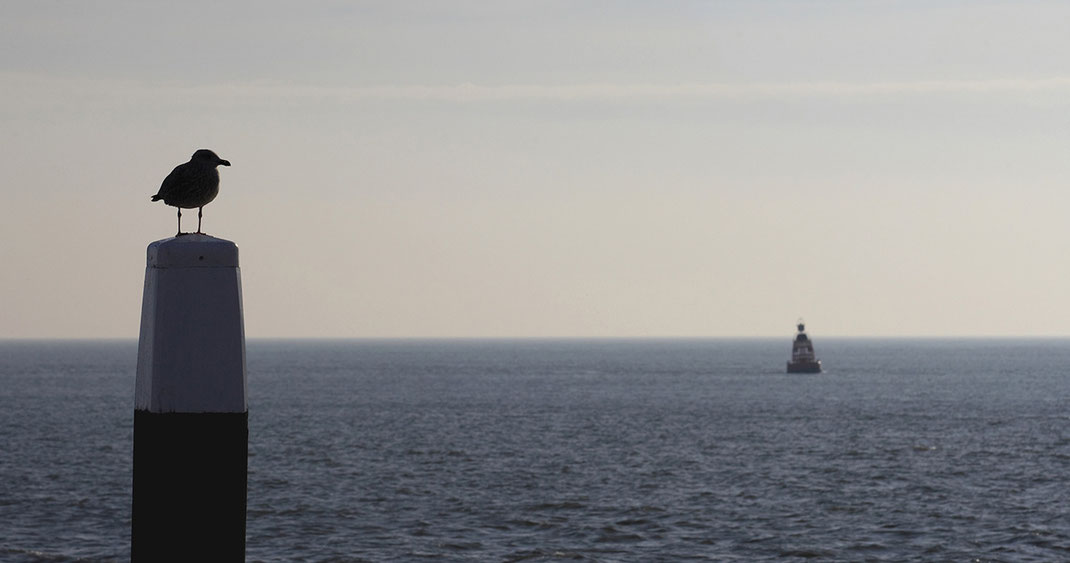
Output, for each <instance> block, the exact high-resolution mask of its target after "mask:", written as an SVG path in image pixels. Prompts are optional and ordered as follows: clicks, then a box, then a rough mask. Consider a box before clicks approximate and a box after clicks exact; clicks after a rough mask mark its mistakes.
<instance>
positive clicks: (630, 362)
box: [0, 336, 1070, 561]
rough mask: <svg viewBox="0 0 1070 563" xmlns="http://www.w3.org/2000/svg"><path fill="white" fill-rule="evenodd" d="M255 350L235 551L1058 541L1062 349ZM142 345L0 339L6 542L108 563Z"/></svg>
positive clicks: (578, 554)
mask: <svg viewBox="0 0 1070 563" xmlns="http://www.w3.org/2000/svg"><path fill="white" fill-rule="evenodd" d="M815 343H816V346H817V352H818V355H819V357H821V359H822V360H823V361H824V363H825V366H826V369H827V371H826V373H824V374H820V375H786V374H784V373H783V371H784V362H785V361H786V359H787V357H788V355H789V352H790V348H791V340H790V336H789V337H786V338H785V339H783V340H776V341H772V340H741V341H725V340H720V341H718V340H708V341H706V340H693V341H689V340H665V341H351V342H299V341H277V342H267V341H253V342H250V343H249V345H248V361H249V364H248V377H249V399H250V414H249V426H250V441H249V452H250V458H249V512H248V552H247V553H248V558H249V560H250V561H328V560H329V561H415V560H434V561H561V560H564V561H756V560H778V561H793V560H799V561H801V560H816V561H906V560H925V561H1066V560H1070V483H1068V481H1070V403H1068V401H1067V398H1068V395H1070V341H1065V340H1051V341H1024V340H1023V341H1009V340H960V341H937V340H897V341H876V340H823V339H821V338H820V336H817V338H816V341H815ZM135 361H136V343H135V342H54V343H44V342H7V343H0V431H2V434H0V436H2V441H0V560H3V561H122V560H126V559H128V557H129V542H130V501H131V499H130V489H131V487H130V484H131V457H132V456H131V450H132V423H133V397H134V372H135Z"/></svg>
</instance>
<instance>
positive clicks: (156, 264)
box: [134, 234, 247, 413]
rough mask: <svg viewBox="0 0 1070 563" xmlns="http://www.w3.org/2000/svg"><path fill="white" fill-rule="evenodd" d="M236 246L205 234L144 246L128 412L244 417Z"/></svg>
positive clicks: (245, 408)
mask: <svg viewBox="0 0 1070 563" xmlns="http://www.w3.org/2000/svg"><path fill="white" fill-rule="evenodd" d="M245 386H246V385H245V324H244V320H243V315H242V300H241V272H240V270H239V268H238V247H237V245H235V244H234V243H233V242H230V241H229V240H223V239H218V238H215V237H210V236H208V235H197V234H190V235H182V236H178V237H172V238H168V239H163V240H158V241H156V242H153V243H151V244H150V245H149V248H148V265H147V267H146V268H145V293H144V297H143V299H142V304H141V337H140V339H139V341H138V363H137V383H136V385H135V391H134V394H135V408H137V409H139V410H147V411H149V412H153V413H170V412H187V413H197V412H200V413H204V412H230V413H240V412H246V410H247V403H246V399H245Z"/></svg>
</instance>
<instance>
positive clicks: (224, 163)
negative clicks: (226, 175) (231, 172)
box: [219, 159, 230, 166]
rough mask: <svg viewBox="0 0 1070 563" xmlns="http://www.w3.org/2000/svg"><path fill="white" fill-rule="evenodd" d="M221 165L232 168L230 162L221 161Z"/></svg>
mask: <svg viewBox="0 0 1070 563" xmlns="http://www.w3.org/2000/svg"><path fill="white" fill-rule="evenodd" d="M219 164H222V165H223V166H230V161H229V160H223V159H219Z"/></svg>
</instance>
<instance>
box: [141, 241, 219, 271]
mask: <svg viewBox="0 0 1070 563" xmlns="http://www.w3.org/2000/svg"><path fill="white" fill-rule="evenodd" d="M148 267H150V268H237V267H238V245H236V244H234V243H233V242H231V241H229V240H225V239H221V238H216V237H213V236H209V235H201V234H195V233H191V234H188V235H182V236H176V237H171V238H165V239H163V240H158V241H156V242H154V243H151V244H149V248H148Z"/></svg>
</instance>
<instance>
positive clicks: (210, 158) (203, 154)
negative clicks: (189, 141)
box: [190, 149, 230, 166]
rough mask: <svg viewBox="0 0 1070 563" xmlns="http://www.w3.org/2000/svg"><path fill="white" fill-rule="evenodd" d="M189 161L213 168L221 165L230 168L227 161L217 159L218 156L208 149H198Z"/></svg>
mask: <svg viewBox="0 0 1070 563" xmlns="http://www.w3.org/2000/svg"><path fill="white" fill-rule="evenodd" d="M190 161H191V162H192V161H197V162H204V163H206V164H211V165H213V166H219V165H220V164H222V165H223V166H230V161H229V160H223V159H222V158H219V155H217V154H216V153H214V152H212V151H210V150H208V149H199V150H198V151H197V152H195V153H193V156H192V157H191V158H190Z"/></svg>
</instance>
